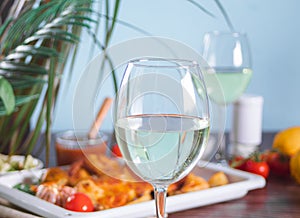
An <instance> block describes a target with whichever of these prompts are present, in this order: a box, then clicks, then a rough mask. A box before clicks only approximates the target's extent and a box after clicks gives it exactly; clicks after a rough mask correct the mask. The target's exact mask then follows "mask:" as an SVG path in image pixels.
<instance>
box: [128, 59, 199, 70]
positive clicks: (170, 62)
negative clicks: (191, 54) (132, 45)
mask: <svg viewBox="0 0 300 218" xmlns="http://www.w3.org/2000/svg"><path fill="white" fill-rule="evenodd" d="M158 63H161V64H158ZM129 64H133V65H134V66H137V67H149V68H187V67H198V66H199V64H198V63H197V62H196V61H194V60H187V59H176V58H158V57H141V58H136V59H132V60H131V61H129Z"/></svg>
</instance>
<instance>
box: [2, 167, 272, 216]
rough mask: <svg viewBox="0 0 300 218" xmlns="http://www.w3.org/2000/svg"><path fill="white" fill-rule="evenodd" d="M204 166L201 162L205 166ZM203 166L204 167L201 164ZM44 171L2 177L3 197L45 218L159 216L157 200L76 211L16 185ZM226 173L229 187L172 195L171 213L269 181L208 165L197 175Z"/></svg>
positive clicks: (234, 195) (169, 200) (229, 197)
mask: <svg viewBox="0 0 300 218" xmlns="http://www.w3.org/2000/svg"><path fill="white" fill-rule="evenodd" d="M203 165H204V164H203V163H201V166H203ZM199 166H200V165H199ZM44 170H45V169H44ZM44 170H35V171H34V170H32V171H22V172H20V173H18V174H13V175H7V176H2V177H0V196H1V197H3V198H5V199H7V200H8V201H10V202H11V203H13V204H15V205H18V206H19V207H22V208H24V209H26V210H29V211H31V212H33V213H36V214H38V215H41V216H44V217H71V218H75V217H98V218H101V217H105V218H113V217H120V216H122V217H130V218H133V217H147V216H153V215H155V208H154V207H155V206H154V201H153V200H152V201H147V202H142V203H138V204H132V205H126V206H122V207H118V208H114V209H108V210H103V211H97V212H88V213H81V212H73V211H69V210H66V209H64V208H62V207H59V206H56V205H54V204H51V203H49V202H47V201H44V200H41V199H39V198H37V197H35V196H33V195H29V194H27V193H24V192H22V191H19V190H17V189H13V186H14V185H16V184H18V183H20V182H23V181H24V180H26V179H27V178H32V177H36V178H40V176H41V174H42V173H43V171H44ZM218 171H223V172H224V173H225V174H226V175H227V176H228V178H229V181H230V183H229V184H228V185H224V186H219V187H214V188H209V189H205V190H201V191H195V192H190V193H186V194H180V195H175V196H170V197H168V198H167V212H168V213H172V212H176V211H182V210H186V209H190V208H195V207H200V206H204V205H209V204H214V203H218V202H224V201H229V200H233V199H238V198H241V197H243V196H245V195H246V194H247V193H248V191H250V190H253V189H258V188H262V187H264V186H265V184H266V181H265V179H264V178H263V177H261V176H258V175H255V174H251V173H247V172H243V171H240V170H235V169H232V168H228V167H222V166H220V165H217V164H214V163H208V164H205V167H204V168H203V167H195V169H194V172H195V173H196V174H198V175H201V176H202V177H204V178H205V179H208V178H209V177H210V176H211V175H212V174H213V173H215V172H218Z"/></svg>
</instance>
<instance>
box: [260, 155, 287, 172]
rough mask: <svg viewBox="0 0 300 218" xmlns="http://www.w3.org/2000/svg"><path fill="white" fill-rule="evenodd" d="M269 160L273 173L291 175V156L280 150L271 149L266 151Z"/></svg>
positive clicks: (266, 158)
mask: <svg viewBox="0 0 300 218" xmlns="http://www.w3.org/2000/svg"><path fill="white" fill-rule="evenodd" d="M265 160H266V161H267V163H268V165H269V167H270V171H271V173H272V174H274V175H277V176H283V177H284V176H289V175H290V157H289V156H287V155H284V154H282V153H280V152H279V151H269V152H267V153H266V157H265Z"/></svg>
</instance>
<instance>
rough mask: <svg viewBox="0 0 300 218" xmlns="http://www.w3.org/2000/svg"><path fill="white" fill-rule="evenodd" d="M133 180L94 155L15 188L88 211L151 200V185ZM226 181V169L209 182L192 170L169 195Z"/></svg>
mask: <svg viewBox="0 0 300 218" xmlns="http://www.w3.org/2000/svg"><path fill="white" fill-rule="evenodd" d="M114 175H118V177H114ZM117 178H122V179H117ZM134 179H136V178H135V175H134V174H132V173H131V171H130V170H129V169H128V168H127V167H126V166H125V165H122V164H120V163H119V162H118V160H116V159H110V158H108V157H106V156H99V155H97V156H96V155H92V156H90V157H89V158H87V159H84V160H80V161H77V162H75V163H73V164H72V165H70V166H69V167H67V168H66V169H64V168H61V167H53V168H49V169H47V170H46V171H45V173H44V174H43V175H42V177H41V178H40V181H39V182H38V183H37V184H29V185H28V184H27V185H25V184H18V185H17V186H16V188H18V189H21V190H23V191H26V192H28V193H31V194H33V195H35V196H36V197H38V198H41V199H44V200H46V201H48V202H51V203H53V204H56V205H58V206H61V207H64V208H66V209H70V210H74V211H80V212H88V211H98V210H105V209H109V208H115V207H120V206H124V205H127V204H134V203H139V202H143V201H148V200H152V199H153V193H152V191H153V188H152V186H151V185H150V184H149V183H146V182H142V181H140V182H133V181H134ZM227 183H228V179H227V178H226V175H225V174H224V173H223V172H218V173H216V174H214V175H212V177H211V179H210V180H208V181H206V180H205V179H204V178H202V177H200V176H197V175H195V174H193V173H190V174H188V175H187V176H186V177H185V178H183V179H182V180H180V181H178V182H176V183H174V184H172V185H170V187H169V189H168V195H176V194H182V193H186V192H191V191H199V190H202V189H207V188H210V187H212V186H219V185H225V184H227ZM24 187H25V188H24Z"/></svg>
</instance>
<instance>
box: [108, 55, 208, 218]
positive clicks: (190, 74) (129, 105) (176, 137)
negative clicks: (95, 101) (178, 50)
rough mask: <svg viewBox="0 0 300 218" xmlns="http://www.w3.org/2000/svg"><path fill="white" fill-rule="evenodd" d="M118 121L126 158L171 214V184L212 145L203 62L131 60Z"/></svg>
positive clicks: (160, 210)
mask: <svg viewBox="0 0 300 218" xmlns="http://www.w3.org/2000/svg"><path fill="white" fill-rule="evenodd" d="M114 126H115V134H116V140H117V142H118V145H119V146H120V150H121V153H122V155H123V158H124V160H125V162H126V163H127V165H128V166H129V167H130V169H131V170H132V171H133V172H134V173H135V174H136V175H138V176H139V177H140V178H141V179H142V180H144V181H146V182H149V183H151V184H152V185H153V187H154V197H155V202H156V214H157V217H166V212H165V211H166V210H165V202H166V192H167V188H168V186H169V185H170V184H171V183H174V182H176V181H178V180H180V179H181V178H183V177H184V176H186V175H187V174H188V173H189V172H190V171H191V170H192V168H193V167H194V166H195V165H196V164H197V162H198V161H199V159H200V158H201V155H202V154H203V152H204V150H205V147H206V145H207V140H208V135H209V127H210V121H209V104H208V96H207V91H206V87H205V84H204V80H203V76H202V73H201V71H200V67H199V65H198V64H197V63H196V62H193V61H189V60H177V59H162V58H140V59H135V60H132V61H130V62H129V63H128V65H127V67H126V70H125V73H124V75H123V79H122V82H121V86H120V88H119V92H118V95H117V97H116V102H115V120H114Z"/></svg>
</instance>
